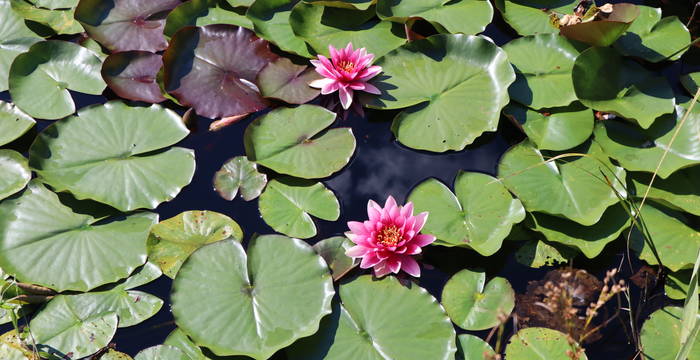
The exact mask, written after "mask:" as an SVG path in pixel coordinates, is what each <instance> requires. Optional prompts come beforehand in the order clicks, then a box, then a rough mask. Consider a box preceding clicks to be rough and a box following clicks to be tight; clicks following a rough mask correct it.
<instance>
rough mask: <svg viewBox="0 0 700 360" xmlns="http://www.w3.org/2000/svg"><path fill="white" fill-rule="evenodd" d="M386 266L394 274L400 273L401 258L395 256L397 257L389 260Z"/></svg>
mask: <svg viewBox="0 0 700 360" xmlns="http://www.w3.org/2000/svg"><path fill="white" fill-rule="evenodd" d="M386 266H387V267H388V268H389V270H391V272H393V273H394V274H396V273H398V272H399V270H401V258H399V257H398V256H395V257H391V258H389V259H387V261H386Z"/></svg>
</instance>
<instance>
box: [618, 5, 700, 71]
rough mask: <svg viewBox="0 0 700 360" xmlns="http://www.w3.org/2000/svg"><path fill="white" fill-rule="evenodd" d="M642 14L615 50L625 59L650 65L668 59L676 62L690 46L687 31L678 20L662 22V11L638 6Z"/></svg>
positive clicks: (666, 19)
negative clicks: (634, 58) (637, 58)
mask: <svg viewBox="0 0 700 360" xmlns="http://www.w3.org/2000/svg"><path fill="white" fill-rule="evenodd" d="M637 7H638V8H639V10H640V14H639V16H638V17H637V19H636V20H634V22H633V23H632V25H631V26H630V27H629V29H627V32H626V33H625V34H624V35H622V37H620V38H619V39H617V42H615V47H616V48H617V49H618V50H620V52H621V53H622V54H624V55H626V56H634V57H640V58H642V59H645V60H647V61H651V62H659V61H663V60H665V59H666V58H668V59H669V60H671V61H675V60H678V59H680V58H681V56H683V54H684V53H685V52H686V51H687V49H685V50H683V51H680V50H681V49H683V48H685V47H686V46H687V45H688V44H689V43H690V33H689V32H688V28H686V27H685V25H683V23H682V22H681V21H680V20H679V19H678V17H676V16H668V17H665V18H663V19H662V18H661V9H660V8H655V7H651V6H642V5H639V6H637Z"/></svg>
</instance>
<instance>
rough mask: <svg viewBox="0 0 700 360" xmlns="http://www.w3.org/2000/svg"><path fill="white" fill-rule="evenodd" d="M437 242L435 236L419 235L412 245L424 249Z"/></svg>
mask: <svg viewBox="0 0 700 360" xmlns="http://www.w3.org/2000/svg"><path fill="white" fill-rule="evenodd" d="M434 241H435V236H433V235H428V234H418V235H416V237H414V238H413V241H411V244H413V245H416V246H420V247H424V246H426V245H429V244H432V243H433V242H434Z"/></svg>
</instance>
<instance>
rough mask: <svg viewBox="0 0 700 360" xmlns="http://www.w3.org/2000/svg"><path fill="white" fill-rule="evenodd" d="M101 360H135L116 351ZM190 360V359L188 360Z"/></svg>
mask: <svg viewBox="0 0 700 360" xmlns="http://www.w3.org/2000/svg"><path fill="white" fill-rule="evenodd" d="M100 360H134V359H133V358H132V357H131V356H129V355H127V354H124V353H123V352H119V351H117V350H114V349H109V350H107V352H106V353H105V354H104V355H102V356H100ZM187 360H189V359H187Z"/></svg>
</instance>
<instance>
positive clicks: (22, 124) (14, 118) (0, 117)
mask: <svg viewBox="0 0 700 360" xmlns="http://www.w3.org/2000/svg"><path fill="white" fill-rule="evenodd" d="M0 47H2V45H0ZM1 51H2V50H0V52H1ZM0 66H2V65H0ZM0 76H2V74H0ZM34 124H36V121H34V119H32V117H31V116H29V115H27V114H25V113H24V112H23V111H22V110H20V109H18V108H17V107H16V106H14V105H13V104H11V103H7V102H4V101H0V146H2V145H5V144H8V143H10V142H12V141H13V140H15V139H17V138H19V137H20V136H22V135H24V134H25V133H26V132H27V131H29V129H31V128H32V127H33V126H34Z"/></svg>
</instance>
